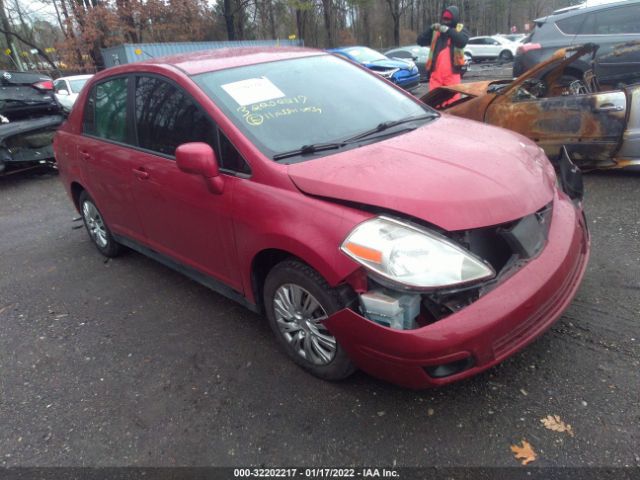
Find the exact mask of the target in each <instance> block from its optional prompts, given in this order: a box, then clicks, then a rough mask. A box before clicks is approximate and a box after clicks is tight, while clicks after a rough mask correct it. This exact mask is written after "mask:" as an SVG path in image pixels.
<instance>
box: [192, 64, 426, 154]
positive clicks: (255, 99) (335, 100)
mask: <svg viewBox="0 0 640 480" xmlns="http://www.w3.org/2000/svg"><path fill="white" fill-rule="evenodd" d="M193 79H194V80H195V82H196V83H197V84H198V85H199V86H200V87H201V88H202V89H203V90H204V92H205V93H206V94H207V95H208V96H209V97H210V98H211V99H212V100H213V101H214V102H215V103H216V105H218V107H220V108H221V109H222V110H223V111H224V112H225V114H226V115H227V116H228V117H229V119H230V120H231V121H233V123H234V124H235V125H236V126H237V127H238V128H239V129H240V130H241V131H242V132H243V133H244V134H245V136H247V138H249V140H251V141H252V142H253V143H254V144H255V145H256V146H257V147H258V148H259V149H260V150H261V151H262V152H263V153H264V154H265V155H267V156H269V157H273V156H274V155H277V154H279V153H282V152H287V151H290V150H294V149H299V148H301V147H302V146H305V145H316V144H319V143H327V142H336V141H340V140H343V139H346V138H349V137H352V136H355V135H358V134H361V133H362V132H364V131H367V130H370V129H372V128H375V127H376V126H378V125H380V124H382V123H385V122H395V121H398V120H404V119H407V118H408V117H419V116H424V115H425V114H432V113H433V110H431V109H429V107H427V106H425V105H424V104H422V103H420V102H418V101H417V100H413V99H411V98H409V97H407V96H406V95H404V94H403V93H402V92H400V91H398V90H397V89H396V88H394V87H392V86H390V85H388V84H387V83H386V82H385V81H384V80H382V79H380V78H379V77H378V76H377V75H373V74H370V73H367V71H365V70H362V69H361V68H359V67H356V66H354V65H352V64H351V63H349V62H347V61H345V60H342V59H340V58H339V57H335V56H333V55H320V56H314V57H305V58H297V59H292V60H284V61H279V62H270V63H261V64H258V65H250V66H246V67H239V68H232V69H228V70H221V71H216V72H208V73H203V74H199V75H195V76H194V77H193ZM424 121H425V120H422V123H424ZM405 126H406V125H405ZM373 140H374V141H375V138H374V139H373ZM329 153H330V152H329Z"/></svg>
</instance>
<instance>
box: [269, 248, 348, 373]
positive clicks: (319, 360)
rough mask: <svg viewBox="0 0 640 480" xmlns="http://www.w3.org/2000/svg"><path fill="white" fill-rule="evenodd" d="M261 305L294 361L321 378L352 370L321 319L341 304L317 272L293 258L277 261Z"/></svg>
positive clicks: (335, 291) (335, 293)
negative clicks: (263, 306)
mask: <svg viewBox="0 0 640 480" xmlns="http://www.w3.org/2000/svg"><path fill="white" fill-rule="evenodd" d="M264 305H265V309H266V313H267V319H268V320H269V325H270V326H271V329H272V330H273V333H274V334H275V336H276V338H277V339H278V342H279V343H280V345H282V347H283V348H284V350H285V351H286V352H287V355H289V357H291V359H292V360H293V361H294V362H295V363H297V364H298V365H300V366H301V367H302V368H304V369H305V370H307V371H308V372H310V373H311V374H312V375H315V376H316V377H319V378H322V379H324V380H342V379H344V378H346V377H348V376H349V375H351V374H352V373H353V372H354V371H355V367H354V365H353V363H352V362H351V360H350V359H349V357H348V356H347V354H346V352H345V351H344V350H343V349H342V347H341V346H340V344H338V342H337V341H336V339H335V338H334V337H333V335H331V333H330V332H329V331H328V330H327V329H326V328H325V326H324V324H323V323H322V322H323V320H324V319H326V318H328V317H329V316H330V315H332V314H333V313H335V312H337V311H338V310H341V309H342V308H344V305H343V302H342V301H341V300H340V295H339V294H338V292H337V290H336V289H332V288H330V287H329V286H328V285H327V283H326V282H325V280H324V279H323V278H322V277H321V276H320V274H318V272H316V271H315V270H313V269H312V268H311V267H309V266H308V265H305V264H303V263H301V262H299V261H296V260H285V261H283V262H280V263H279V264H277V265H276V266H275V267H273V269H272V270H271V271H270V272H269V275H268V276H267V279H266V281H265V284H264Z"/></svg>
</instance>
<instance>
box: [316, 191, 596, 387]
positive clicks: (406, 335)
mask: <svg viewBox="0 0 640 480" xmlns="http://www.w3.org/2000/svg"><path fill="white" fill-rule="evenodd" d="M553 203H554V208H553V217H552V221H551V226H550V229H549V236H548V243H547V245H546V247H545V248H544V250H543V251H542V252H541V253H540V255H539V256H538V257H536V258H535V259H533V260H531V261H530V262H528V263H527V264H526V265H525V266H524V267H522V268H521V269H520V270H519V271H518V272H516V273H515V274H513V275H511V276H510V277H509V278H507V279H505V280H504V281H503V282H502V283H501V284H500V285H499V286H497V287H496V288H494V289H493V290H491V291H490V292H488V293H487V294H485V295H483V296H482V297H481V298H479V299H478V300H476V301H475V302H473V303H472V304H471V305H468V306H467V307H465V308H463V309H462V310H460V311H458V312H456V313H453V314H451V315H450V316H448V317H446V318H444V319H441V320H439V321H436V322H435V323H432V324H429V325H427V326H424V327H421V328H418V329H415V330H394V329H391V328H387V327H384V326H382V325H379V324H376V323H374V322H372V321H370V320H367V319H366V318H364V317H363V316H361V315H360V314H358V313H357V312H355V311H353V310H350V309H344V310H341V311H339V312H337V313H336V314H334V315H332V316H331V317H329V318H328V319H327V320H326V321H325V325H326V327H327V328H328V329H329V331H330V332H331V333H332V335H334V336H335V338H336V339H337V340H338V342H339V343H340V345H341V346H342V347H343V348H344V349H345V350H346V352H347V353H348V354H349V356H350V358H351V359H352V360H353V362H354V363H355V364H356V365H357V366H358V367H359V368H361V369H362V370H364V371H365V372H367V373H369V374H371V375H373V376H375V377H378V378H382V379H384V380H387V381H389V382H392V383H395V384H398V385H402V386H405V387H409V388H416V389H418V388H426V387H433V386H438V385H443V384H447V383H451V382H454V381H457V380H460V379H462V378H466V377H470V376H472V375H475V374H477V373H479V372H481V371H483V370H486V369H488V368H490V367H492V366H494V365H496V364H497V363H499V362H501V361H502V360H504V359H505V358H507V357H509V356H510V355H513V354H514V353H515V352H517V351H519V350H520V349H522V348H524V347H525V346H526V345H527V344H529V343H530V342H532V341H533V340H534V339H535V338H536V337H538V336H539V335H541V334H542V333H543V332H544V331H545V330H547V329H548V328H549V327H550V326H551V325H552V324H553V323H554V322H555V321H556V320H557V319H558V318H559V317H560V315H561V314H562V313H563V311H564V310H565V309H566V308H567V307H568V305H569V304H570V302H571V300H572V299H573V297H574V295H575V293H576V291H577V289H578V286H579V285H580V281H581V279H582V277H583V275H584V271H585V268H586V265H587V261H588V257H589V248H590V244H589V236H588V233H587V226H586V223H585V220H584V216H583V214H582V211H581V209H580V208H577V207H576V206H574V204H573V203H572V202H571V201H570V199H569V198H567V196H565V195H564V194H560V193H556V197H555V199H554V202H553Z"/></svg>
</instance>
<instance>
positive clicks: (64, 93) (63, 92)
mask: <svg viewBox="0 0 640 480" xmlns="http://www.w3.org/2000/svg"><path fill="white" fill-rule="evenodd" d="M56 93H57V94H58V95H69V92H68V91H67V90H65V89H64V88H62V89H60V90H58V91H57V92H56Z"/></svg>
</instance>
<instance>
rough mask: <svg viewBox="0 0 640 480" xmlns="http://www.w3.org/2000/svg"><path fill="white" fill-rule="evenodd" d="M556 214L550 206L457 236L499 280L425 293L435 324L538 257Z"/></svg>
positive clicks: (423, 299)
mask: <svg viewBox="0 0 640 480" xmlns="http://www.w3.org/2000/svg"><path fill="white" fill-rule="evenodd" d="M552 213H553V204H552V203H549V204H547V205H545V206H544V207H543V208H541V209H540V210H538V211H537V212H535V213H532V214H531V215H527V216H526V217H523V218H520V219H518V220H515V221H513V222H508V223H506V224H501V225H496V226H492V227H485V228H477V229H472V230H465V231H462V232H455V233H453V234H452V235H451V238H452V239H453V240H455V241H456V242H457V243H459V244H461V245H462V246H464V247H465V248H467V249H468V250H469V251H471V252H472V253H474V254H475V255H477V256H478V257H480V258H482V259H483V260H485V261H486V262H488V263H490V264H491V266H492V267H493V269H494V270H495V272H496V277H495V278H494V279H492V280H490V281H488V282H485V283H483V284H481V285H475V286H470V287H464V288H460V289H456V290H452V291H451V290H450V291H446V290H445V291H437V292H430V293H426V294H423V295H422V304H423V306H424V307H425V309H426V311H427V312H428V314H429V316H430V317H431V321H436V320H440V319H442V318H445V317H447V316H448V315H451V314H452V313H455V312H458V311H460V310H461V309H463V308H464V307H466V306H467V305H470V304H471V303H473V302H475V301H476V300H478V299H479V298H480V297H481V296H482V295H484V294H486V293H487V292H489V291H491V290H492V289H493V288H495V287H496V286H497V285H499V284H500V282H502V281H503V280H504V279H505V278H507V277H508V276H510V275H512V274H513V273H515V272H517V271H518V270H519V269H521V268H522V267H523V266H524V265H526V264H527V262H529V261H530V260H531V259H532V258H535V257H537V256H538V255H539V254H540V252H542V250H543V249H544V247H545V245H546V243H547V236H548V234H549V227H550V224H551V217H552Z"/></svg>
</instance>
